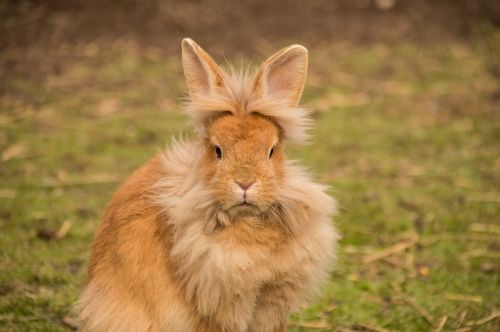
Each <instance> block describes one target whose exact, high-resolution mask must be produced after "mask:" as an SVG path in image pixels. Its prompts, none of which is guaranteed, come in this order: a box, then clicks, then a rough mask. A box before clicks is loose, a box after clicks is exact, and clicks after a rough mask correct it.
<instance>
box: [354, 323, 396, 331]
mask: <svg viewBox="0 0 500 332" xmlns="http://www.w3.org/2000/svg"><path fill="white" fill-rule="evenodd" d="M358 325H359V326H360V327H362V328H364V329H366V330H368V331H373V332H391V330H387V329H384V328H383V327H378V326H375V325H372V324H358Z"/></svg>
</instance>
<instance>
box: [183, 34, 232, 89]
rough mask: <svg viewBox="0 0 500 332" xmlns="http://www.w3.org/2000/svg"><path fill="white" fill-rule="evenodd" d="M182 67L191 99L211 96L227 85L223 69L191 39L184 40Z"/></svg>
mask: <svg viewBox="0 0 500 332" xmlns="http://www.w3.org/2000/svg"><path fill="white" fill-rule="evenodd" d="M182 66H183V68H184V76H185V77H186V83H187V87H188V91H189V94H190V95H191V97H195V96H197V95H210V94H211V93H213V92H214V90H216V89H218V88H221V87H222V86H223V85H224V84H225V75H224V72H223V71H222V69H221V68H220V67H219V66H218V65H217V63H215V61H214V60H213V59H212V58H211V57H210V55H208V53H207V52H205V51H204V50H203V49H202V48H201V47H200V46H199V45H198V44H196V43H195V42H194V41H193V40H192V39H190V38H184V39H183V40H182Z"/></svg>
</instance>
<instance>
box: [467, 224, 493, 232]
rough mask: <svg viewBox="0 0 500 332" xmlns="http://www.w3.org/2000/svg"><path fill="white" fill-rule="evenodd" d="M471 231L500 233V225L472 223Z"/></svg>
mask: <svg viewBox="0 0 500 332" xmlns="http://www.w3.org/2000/svg"><path fill="white" fill-rule="evenodd" d="M469 230H470V231H471V232H478V233H493V234H500V226H498V225H493V224H483V223H472V224H471V225H470V226H469Z"/></svg>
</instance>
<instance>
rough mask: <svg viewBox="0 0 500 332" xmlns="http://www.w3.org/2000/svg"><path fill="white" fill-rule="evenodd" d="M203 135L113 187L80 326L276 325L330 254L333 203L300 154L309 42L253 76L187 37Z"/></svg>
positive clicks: (230, 330) (187, 61) (191, 109)
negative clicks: (289, 156) (288, 150)
mask: <svg viewBox="0 0 500 332" xmlns="http://www.w3.org/2000/svg"><path fill="white" fill-rule="evenodd" d="M182 64H183V68H184V74H185V78H186V82H187V88H188V91H189V100H188V101H187V103H186V105H185V110H186V112H187V114H188V115H189V116H190V118H191V119H192V122H193V123H194V126H195V129H196V132H197V136H196V137H197V138H196V139H195V140H194V141H192V142H186V141H175V140H174V141H173V143H172V144H171V147H170V148H169V149H168V150H167V151H165V152H163V153H161V154H160V155H158V156H156V157H154V158H153V159H152V160H150V161H149V162H147V163H146V164H145V165H143V166H142V167H140V168H139V169H138V170H136V171H135V172H134V173H133V174H132V175H131V176H130V177H129V178H128V179H127V180H126V181H125V182H124V183H123V184H122V185H121V187H120V188H119V189H118V191H117V192H116V193H115V194H114V196H113V198H112V200H111V202H110V203H109V204H108V206H107V209H106V212H105V214H104V217H103V221H102V223H101V225H100V227H99V229H98V232H97V235H96V237H95V241H94V244H93V247H92V254H91V260H90V266H89V271H88V279H87V282H86V285H85V289H84V291H83V293H82V295H81V297H80V300H79V304H78V305H79V313H80V321H81V328H82V330H84V331H122V332H123V331H182V332H186V331H207V332H208V331H227V332H239V331H241V332H245V331H255V332H266V331H284V330H285V328H286V322H287V318H288V316H289V314H290V313H291V312H293V311H295V310H297V309H298V308H299V307H300V305H301V304H303V302H304V301H306V300H307V299H308V298H310V296H311V295H312V294H314V292H315V291H316V290H317V289H318V287H319V285H320V284H321V282H322V281H323V280H324V278H325V277H326V276H327V274H328V271H329V268H330V267H331V264H332V261H333V260H334V256H335V255H334V251H335V244H336V241H337V238H338V236H337V233H336V231H335V228H334V226H333V225H332V219H331V217H332V215H333V213H334V211H335V201H334V199H333V198H331V197H330V196H328V195H327V194H326V193H325V189H326V188H325V187H324V186H322V185H320V184H317V183H314V182H313V181H311V179H310V178H309V176H308V174H307V173H306V172H305V171H303V170H302V169H301V168H300V167H299V166H298V165H297V163H295V162H292V161H288V160H286V158H285V154H284V151H283V144H284V142H286V141H291V142H296V143H300V142H304V141H305V140H306V139H307V130H308V128H309V127H310V124H311V122H310V120H309V117H308V112H307V111H305V110H304V109H302V108H300V107H298V103H299V100H300V98H301V95H302V90H303V88H304V82H305V79H306V73H307V64H308V51H307V49H306V48H304V47H303V46H300V45H292V46H289V47H286V48H284V49H282V50H280V51H278V52H277V53H275V54H274V55H272V56H271V57H270V58H268V59H267V60H266V61H265V62H264V63H263V64H262V65H261V66H260V67H259V68H258V69H257V71H256V72H255V73H251V72H250V71H248V70H247V71H245V70H243V71H236V70H229V71H224V70H222V69H221V68H220V67H219V66H218V65H217V64H216V63H215V62H214V60H213V59H212V58H211V57H210V56H209V55H208V54H207V53H206V52H205V51H204V50H203V49H202V48H201V47H200V46H199V45H197V44H196V43H195V42H194V41H192V40H191V39H184V40H183V41H182Z"/></svg>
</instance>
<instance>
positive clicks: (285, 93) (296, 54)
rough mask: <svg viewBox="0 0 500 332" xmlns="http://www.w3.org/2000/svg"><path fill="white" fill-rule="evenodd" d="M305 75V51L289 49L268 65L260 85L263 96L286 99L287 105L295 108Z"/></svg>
mask: <svg viewBox="0 0 500 332" xmlns="http://www.w3.org/2000/svg"><path fill="white" fill-rule="evenodd" d="M306 74H307V51H305V52H303V51H302V49H300V50H297V49H290V50H288V52H286V53H285V54H282V55H281V56H278V58H277V59H275V60H274V61H273V62H271V63H270V64H268V68H267V71H266V72H265V73H264V77H263V79H264V80H265V82H263V84H262V85H263V87H264V88H265V94H267V95H275V96H278V97H283V98H285V99H288V104H289V105H290V106H292V107H295V106H296V105H297V104H298V102H299V99H300V97H301V95H302V89H303V87H304V81H305V77H306Z"/></svg>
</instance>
